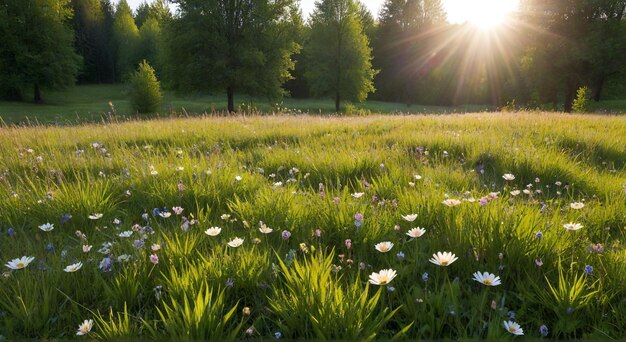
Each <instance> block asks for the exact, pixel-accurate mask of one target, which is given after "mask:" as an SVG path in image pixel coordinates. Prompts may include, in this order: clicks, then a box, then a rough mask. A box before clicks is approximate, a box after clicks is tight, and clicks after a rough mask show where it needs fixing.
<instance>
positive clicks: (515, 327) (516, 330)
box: [502, 321, 524, 336]
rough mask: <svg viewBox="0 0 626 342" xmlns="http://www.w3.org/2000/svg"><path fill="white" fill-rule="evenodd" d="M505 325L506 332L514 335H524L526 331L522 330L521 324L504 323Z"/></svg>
mask: <svg viewBox="0 0 626 342" xmlns="http://www.w3.org/2000/svg"><path fill="white" fill-rule="evenodd" d="M502 323H503V324H504V329H506V331H508V332H510V333H511V334H513V335H518V336H521V335H524V330H523V329H522V328H520V326H519V324H517V323H515V322H513V321H508V322H507V321H503V322H502Z"/></svg>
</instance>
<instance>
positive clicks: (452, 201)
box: [441, 198, 461, 207]
mask: <svg viewBox="0 0 626 342" xmlns="http://www.w3.org/2000/svg"><path fill="white" fill-rule="evenodd" d="M441 203H442V204H445V205H447V206H448V207H456V206H457V205H459V204H461V201H459V200H458V199H452V198H450V199H447V200H445V201H443V202H441Z"/></svg>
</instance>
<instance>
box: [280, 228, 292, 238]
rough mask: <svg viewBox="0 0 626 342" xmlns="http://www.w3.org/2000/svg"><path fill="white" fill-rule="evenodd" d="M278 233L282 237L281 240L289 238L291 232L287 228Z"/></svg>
mask: <svg viewBox="0 0 626 342" xmlns="http://www.w3.org/2000/svg"><path fill="white" fill-rule="evenodd" d="M280 235H281V237H282V238H283V240H289V238H290V237H291V232H290V231H288V230H283V232H282V233H281V234H280Z"/></svg>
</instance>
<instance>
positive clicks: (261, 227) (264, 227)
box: [259, 221, 274, 234]
mask: <svg viewBox="0 0 626 342" xmlns="http://www.w3.org/2000/svg"><path fill="white" fill-rule="evenodd" d="M259 231H260V232H261V233H263V234H269V233H271V232H272V231H274V230H273V229H272V228H270V227H268V226H267V225H266V224H265V223H263V222H262V221H261V222H259Z"/></svg>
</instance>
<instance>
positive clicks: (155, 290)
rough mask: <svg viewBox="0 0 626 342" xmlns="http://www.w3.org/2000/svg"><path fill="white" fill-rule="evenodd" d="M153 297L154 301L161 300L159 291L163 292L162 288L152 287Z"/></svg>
mask: <svg viewBox="0 0 626 342" xmlns="http://www.w3.org/2000/svg"><path fill="white" fill-rule="evenodd" d="M153 290H154V297H155V298H156V300H161V290H163V286H161V285H157V286H155V287H154V289H153Z"/></svg>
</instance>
